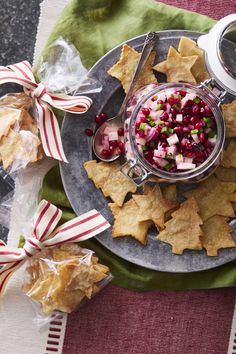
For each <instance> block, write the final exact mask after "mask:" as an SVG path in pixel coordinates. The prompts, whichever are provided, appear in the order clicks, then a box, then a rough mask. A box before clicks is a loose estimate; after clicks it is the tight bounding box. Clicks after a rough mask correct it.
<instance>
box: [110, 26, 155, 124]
mask: <svg viewBox="0 0 236 354" xmlns="http://www.w3.org/2000/svg"><path fill="white" fill-rule="evenodd" d="M157 39H158V35H157V33H156V32H149V33H148V34H147V37H146V39H145V43H144V46H143V50H142V53H141V56H140V59H139V62H138V65H137V67H136V70H135V73H134V76H133V78H132V81H131V83H130V87H129V89H128V92H127V94H126V96H125V99H124V101H123V103H122V105H121V107H120V110H119V113H118V114H117V115H118V116H121V117H122V116H123V113H124V111H125V108H126V104H127V102H128V100H129V99H130V97H131V95H132V93H133V89H134V86H135V84H136V82H137V79H138V78H139V75H140V72H141V70H142V69H143V67H144V65H145V64H146V62H147V60H148V58H149V55H150V53H151V51H152V50H153V47H154V45H155V43H156V40H157Z"/></svg>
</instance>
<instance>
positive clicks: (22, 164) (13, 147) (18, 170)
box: [0, 37, 102, 240]
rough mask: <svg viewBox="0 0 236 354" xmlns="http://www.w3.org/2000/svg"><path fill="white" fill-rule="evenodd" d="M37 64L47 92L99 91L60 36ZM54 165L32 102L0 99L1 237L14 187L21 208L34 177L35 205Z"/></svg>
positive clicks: (16, 96)
mask: <svg viewBox="0 0 236 354" xmlns="http://www.w3.org/2000/svg"><path fill="white" fill-rule="evenodd" d="M39 62H40V65H39V68H38V76H39V79H40V81H41V82H43V84H44V86H45V87H46V89H47V91H48V92H52V93H53V92H56V93H67V94H71V95H73V94H75V93H76V94H78V95H80V94H82V95H83V94H84V93H96V92H100V91H101V90H102V86H101V84H100V82H99V81H98V80H96V79H95V78H93V77H91V76H90V75H89V74H88V71H87V70H86V68H85V67H84V66H83V64H82V62H81V59H80V55H79V52H78V51H77V49H76V48H75V47H74V45H73V44H71V43H69V42H68V41H66V40H65V39H63V38H62V37H61V38H59V39H57V40H56V41H55V42H54V43H52V44H51V46H50V48H49V49H48V52H47V55H45V56H42V57H41V58H40V60H39ZM75 119H77V118H75ZM54 164H56V161H54V160H52V159H50V158H47V157H46V156H45V154H44V152H43V148H42V143H41V138H40V131H39V122H38V115H37V110H36V107H35V104H34V100H33V99H32V98H31V97H29V96H28V95H27V94H26V93H24V92H18V93H9V94H6V95H4V96H2V97H0V238H4V240H5V239H6V236H7V232H8V229H9V224H10V220H11V214H12V213H11V209H12V206H13V202H14V198H18V197H19V196H18V195H17V196H15V193H14V189H15V185H16V184H17V185H18V194H19V195H20V194H21V195H22V197H21V203H22V205H21V206H19V207H20V208H21V207H22V206H24V205H25V204H27V203H28V200H29V198H30V199H32V193H31V192H30V191H32V190H31V186H30V187H29V192H27V191H26V190H24V192H22V193H21V190H22V188H23V186H24V185H25V184H26V183H29V185H30V183H31V182H30V180H31V179H34V178H36V177H37V188H38V189H37V190H34V192H33V196H34V198H35V199H34V203H35V204H37V203H38V193H39V190H40V188H41V185H42V182H43V178H44V176H45V174H46V173H47V171H48V170H49V169H50V168H51V167H52V166H53V165H54ZM38 176H40V181H39V183H38V180H39V178H38ZM26 180H27V181H26ZM34 188H35V186H34ZM30 193H31V194H30ZM8 194H9V195H8ZM18 199H19V198H18ZM6 210H7V215H8V217H7V218H6V217H5V215H6ZM14 217H15V216H14ZM1 231H2V232H1ZM10 231H11V230H10Z"/></svg>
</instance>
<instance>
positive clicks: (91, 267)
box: [23, 244, 109, 315]
mask: <svg viewBox="0 0 236 354" xmlns="http://www.w3.org/2000/svg"><path fill="white" fill-rule="evenodd" d="M26 270H27V273H28V280H27V282H26V283H25V284H24V285H23V291H24V292H26V294H27V295H28V296H29V297H30V298H31V299H33V300H35V301H38V302H39V303H40V305H41V309H42V312H43V313H44V314H46V315H50V314H51V313H52V312H53V311H54V310H59V311H62V312H66V313H70V312H72V311H74V310H75V309H76V308H77V307H78V306H79V305H80V304H81V302H82V301H84V300H85V299H91V297H92V296H93V295H95V294H96V293H98V292H99V291H100V288H101V281H103V280H104V279H106V278H107V277H108V275H109V268H108V267H106V266H105V265H102V264H100V263H99V262H98V258H97V257H96V256H95V255H94V254H93V252H92V251H90V250H86V249H82V248H81V247H79V246H78V245H77V244H67V245H63V246H61V247H60V248H53V249H48V250H44V251H43V252H41V253H40V254H39V255H37V256H35V257H33V258H31V259H30V260H29V261H28V263H27V267H26Z"/></svg>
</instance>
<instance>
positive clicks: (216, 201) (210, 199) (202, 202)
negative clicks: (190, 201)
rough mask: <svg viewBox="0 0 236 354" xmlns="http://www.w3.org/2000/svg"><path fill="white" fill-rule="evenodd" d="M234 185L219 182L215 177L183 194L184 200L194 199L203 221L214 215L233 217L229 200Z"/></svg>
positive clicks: (233, 190)
mask: <svg viewBox="0 0 236 354" xmlns="http://www.w3.org/2000/svg"><path fill="white" fill-rule="evenodd" d="M235 189H236V183H229V182H221V181H219V180H218V179H217V178H216V177H215V176H211V177H209V178H207V179H206V180H204V181H203V182H202V183H200V184H199V186H198V187H197V188H196V189H192V190H190V191H188V192H185V193H183V194H184V196H185V197H186V198H192V197H194V198H195V199H196V201H197V204H198V207H199V214H200V216H201V218H202V220H203V221H205V220H207V219H209V218H210V217H212V216H214V215H222V216H226V217H234V210H233V207H232V203H231V199H232V196H233V195H234V192H235Z"/></svg>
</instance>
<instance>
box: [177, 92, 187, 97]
mask: <svg viewBox="0 0 236 354" xmlns="http://www.w3.org/2000/svg"><path fill="white" fill-rule="evenodd" d="M179 94H180V95H181V96H182V97H185V96H186V94H187V92H186V91H179Z"/></svg>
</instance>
